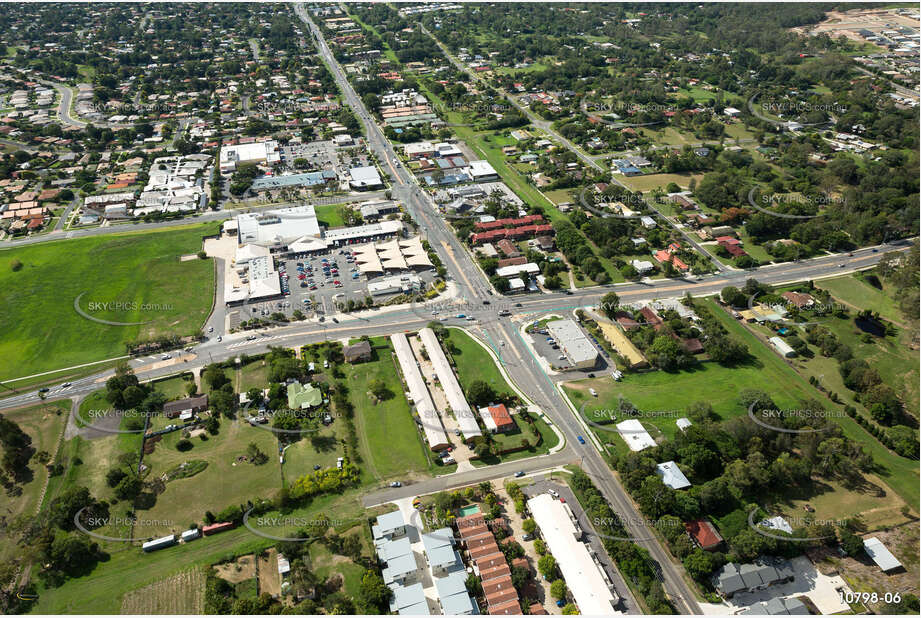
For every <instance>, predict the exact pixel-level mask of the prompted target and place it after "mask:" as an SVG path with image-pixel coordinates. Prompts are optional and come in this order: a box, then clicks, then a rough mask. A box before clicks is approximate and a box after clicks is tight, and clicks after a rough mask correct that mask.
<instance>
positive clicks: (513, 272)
mask: <svg viewBox="0 0 921 618" xmlns="http://www.w3.org/2000/svg"><path fill="white" fill-rule="evenodd" d="M539 274H540V266H538V265H537V264H535V263H534V262H528V263H527V264H514V265H509V266H503V267H501V268H497V269H496V275H497V276H499V277H502V278H503V279H510V278H512V277H520V276H521V275H527V276H529V277H530V276H536V275H539Z"/></svg>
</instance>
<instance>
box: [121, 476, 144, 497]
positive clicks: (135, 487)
mask: <svg viewBox="0 0 921 618" xmlns="http://www.w3.org/2000/svg"><path fill="white" fill-rule="evenodd" d="M143 488H144V483H143V481H141V479H139V478H137V477H136V476H127V475H126V476H125V477H124V478H123V479H122V480H121V481H119V482H118V485H116V486H115V497H116V498H118V499H119V500H133V499H134V498H137V497H138V495H139V494H140V493H141V490H142V489H143Z"/></svg>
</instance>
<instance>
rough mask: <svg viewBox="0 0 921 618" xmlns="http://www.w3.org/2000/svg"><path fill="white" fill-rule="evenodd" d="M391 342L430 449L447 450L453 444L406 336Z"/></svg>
mask: <svg viewBox="0 0 921 618" xmlns="http://www.w3.org/2000/svg"><path fill="white" fill-rule="evenodd" d="M390 342H391V344H393V349H394V351H395V352H396V355H397V361H398V362H399V364H400V369H401V371H402V372H403V380H404V381H405V382H406V388H407V389H408V390H409V397H410V399H411V401H410V403H411V404H413V405H415V406H416V414H417V415H418V417H419V423H420V424H421V425H422V432H423V434H425V440H426V441H427V442H428V444H429V448H431V449H432V450H433V451H440V450H443V449H445V448H447V447H448V446H450V444H451V443H450V441H449V440H448V436H447V435H446V434H445V431H444V427H443V426H442V424H441V418H440V417H439V416H438V411H437V410H436V409H435V404H434V402H433V401H432V396H431V394H429V391H428V387H426V385H425V380H424V379H423V378H422V373H421V372H420V371H419V366H418V365H417V364H416V357H415V356H414V355H413V351H412V348H411V347H410V345H409V341H408V340H407V339H406V335H405V334H403V333H395V334H393V335H391V336H390Z"/></svg>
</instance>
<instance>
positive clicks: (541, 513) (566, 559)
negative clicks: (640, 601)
mask: <svg viewBox="0 0 921 618" xmlns="http://www.w3.org/2000/svg"><path fill="white" fill-rule="evenodd" d="M528 510H529V511H530V513H531V516H532V517H533V518H534V521H535V522H537V527H538V528H539V529H540V534H541V537H542V538H543V540H544V542H545V543H546V544H547V548H548V549H549V550H550V553H551V554H553V557H554V558H556V561H557V565H558V566H559V568H560V572H561V573H562V574H563V578H564V580H565V581H566V586H567V587H568V588H569V591H570V593H571V594H572V598H573V600H574V601H575V603H576V606H577V607H578V608H579V613H580V614H583V615H590V614H593V615H599V616H603V615H610V614H619V613H621V612H618V611H615V609H614V606H615V605H616V604H617V602H618V598H617V595H616V594H615V593H614V584H613V583H612V582H611V580H610V578H609V577H608V574H607V573H606V572H605V571H604V569H603V568H602V567H601V565H600V564H599V562H598V560H597V558H596V557H595V556H594V555H593V553H592V551H591V550H590V546H589V545H586V544H585V543H583V542H582V541H581V538H582V530H581V529H580V528H579V526H578V522H577V521H576V518H575V515H573V512H572V510H571V509H570V508H569V505H568V504H564V503H562V502H560V501H558V500H556V499H554V498H553V497H552V496H551V495H549V494H539V495H537V496H535V497H533V498H531V499H530V500H528Z"/></svg>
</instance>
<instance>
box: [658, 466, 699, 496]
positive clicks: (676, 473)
mask: <svg viewBox="0 0 921 618" xmlns="http://www.w3.org/2000/svg"><path fill="white" fill-rule="evenodd" d="M656 474H658V475H659V477H660V478H661V479H662V482H663V483H665V486H666V487H671V488H672V489H686V488H688V487H690V486H691V481H689V480H688V477H686V476H685V475H684V473H683V472H682V471H681V468H679V467H678V464H676V463H675V462H674V461H666V462H665V463H660V464H656Z"/></svg>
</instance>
